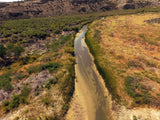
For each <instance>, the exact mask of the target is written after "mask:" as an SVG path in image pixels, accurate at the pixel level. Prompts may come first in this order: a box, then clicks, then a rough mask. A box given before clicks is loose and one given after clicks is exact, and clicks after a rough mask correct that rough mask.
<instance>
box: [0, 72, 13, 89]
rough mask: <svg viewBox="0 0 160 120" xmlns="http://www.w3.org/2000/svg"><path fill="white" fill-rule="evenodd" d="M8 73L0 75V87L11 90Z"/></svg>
mask: <svg viewBox="0 0 160 120" xmlns="http://www.w3.org/2000/svg"><path fill="white" fill-rule="evenodd" d="M11 80H12V79H11V78H10V74H8V73H6V74H3V75H1V76H0V89H4V90H12V85H11V83H10V82H11Z"/></svg>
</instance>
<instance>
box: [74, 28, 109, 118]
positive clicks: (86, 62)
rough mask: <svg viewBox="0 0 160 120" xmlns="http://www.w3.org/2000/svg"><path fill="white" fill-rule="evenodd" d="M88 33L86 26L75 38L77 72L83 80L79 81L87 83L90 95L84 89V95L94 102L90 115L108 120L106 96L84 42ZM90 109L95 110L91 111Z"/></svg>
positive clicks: (91, 102) (91, 103) (88, 109)
mask: <svg viewBox="0 0 160 120" xmlns="http://www.w3.org/2000/svg"><path fill="white" fill-rule="evenodd" d="M86 32H87V26H84V27H83V28H82V30H81V31H80V33H79V34H78V36H77V37H76V38H75V55H76V62H77V69H78V70H77V71H78V72H79V74H80V75H81V78H82V79H81V81H79V80H78V81H79V82H85V85H86V88H87V89H88V90H87V91H88V93H89V94H90V95H87V94H86V93H85V92H86V91H85V90H83V88H82V90H81V92H82V94H83V95H84V96H85V94H86V95H87V96H85V97H84V98H86V99H87V100H88V99H92V101H90V103H89V104H90V105H87V107H90V108H87V111H88V113H89V114H92V115H93V116H94V119H96V120H106V119H107V117H106V97H105V96H104V91H103V88H102V86H101V84H100V82H99V78H98V75H97V72H96V70H95V69H94V67H93V64H94V63H93V60H92V58H91V56H90V54H89V51H88V49H87V46H86V44H85V42H84V37H85V34H86ZM87 97H88V98H87ZM89 97H90V98H89ZM86 102H88V101H86ZM91 105H92V106H91ZM90 109H95V110H92V111H90ZM93 111H94V112H93ZM91 112H93V113H91ZM90 116H91V115H90ZM90 116H88V117H89V118H88V119H89V120H90V118H91V117H92V118H93V116H91V117H90Z"/></svg>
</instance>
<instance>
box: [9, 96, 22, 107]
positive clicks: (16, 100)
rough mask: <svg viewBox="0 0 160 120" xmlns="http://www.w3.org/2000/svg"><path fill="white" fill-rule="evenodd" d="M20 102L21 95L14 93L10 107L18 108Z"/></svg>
mask: <svg viewBox="0 0 160 120" xmlns="http://www.w3.org/2000/svg"><path fill="white" fill-rule="evenodd" d="M19 104H20V97H19V95H14V96H13V98H12V101H11V103H10V108H12V109H13V108H17V107H18V106H19Z"/></svg>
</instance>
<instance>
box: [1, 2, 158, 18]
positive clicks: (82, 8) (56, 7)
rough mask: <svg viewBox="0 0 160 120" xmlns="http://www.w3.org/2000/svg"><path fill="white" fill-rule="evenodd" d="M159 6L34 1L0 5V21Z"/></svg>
mask: <svg viewBox="0 0 160 120" xmlns="http://www.w3.org/2000/svg"><path fill="white" fill-rule="evenodd" d="M151 6H152V7H153V6H159V0H35V1H26V2H14V3H0V20H4V19H16V18H31V17H42V16H43V17H45V16H53V15H62V14H77V13H90V12H102V11H108V10H115V9H135V8H143V7H151Z"/></svg>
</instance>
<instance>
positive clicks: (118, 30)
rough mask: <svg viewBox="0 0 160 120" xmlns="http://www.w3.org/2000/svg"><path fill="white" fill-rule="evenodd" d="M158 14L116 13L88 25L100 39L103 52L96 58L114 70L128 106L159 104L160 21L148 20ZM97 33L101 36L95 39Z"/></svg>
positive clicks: (120, 93) (120, 94) (123, 99)
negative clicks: (124, 14) (148, 21)
mask: <svg viewBox="0 0 160 120" xmlns="http://www.w3.org/2000/svg"><path fill="white" fill-rule="evenodd" d="M159 16H160V13H156V14H155V13H147V14H137V15H127V16H114V17H108V18H106V19H104V20H99V21H96V22H93V23H92V24H91V25H90V27H89V33H90V36H89V37H91V38H93V40H97V41H96V42H97V43H98V45H99V46H100V48H101V49H99V51H100V50H101V51H102V52H99V51H98V52H97V53H96V60H97V61H98V62H99V63H100V64H101V67H102V69H109V70H110V71H112V76H114V78H115V80H116V83H114V84H115V86H116V92H117V94H118V96H120V101H121V103H122V104H125V105H127V106H128V107H131V106H137V105H138V106H139V105H149V106H155V107H159V106H160V102H159V101H158V100H157V99H160V96H159V95H158V93H159V89H160V86H159V83H160V49H159V48H160V34H159V33H160V30H159V28H160V24H157V23H147V22H145V21H146V20H150V19H154V18H159ZM97 31H99V32H97ZM95 35H96V36H99V38H98V39H95V38H94V36H95ZM97 43H96V44H97ZM92 44H95V42H94V43H92ZM93 49H94V48H93ZM95 52H96V51H95Z"/></svg>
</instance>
